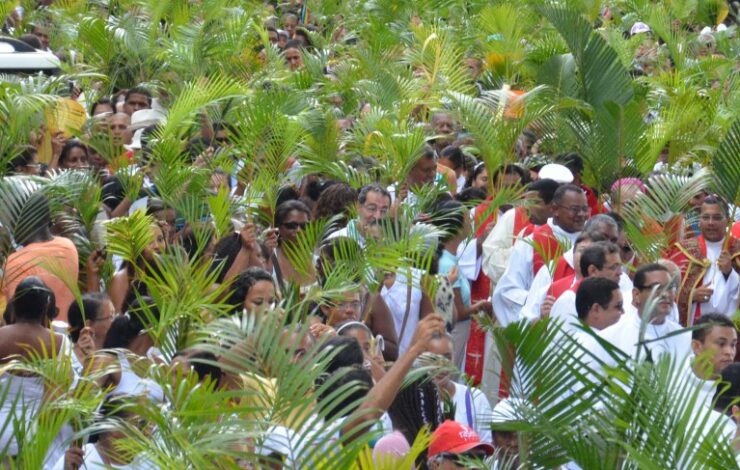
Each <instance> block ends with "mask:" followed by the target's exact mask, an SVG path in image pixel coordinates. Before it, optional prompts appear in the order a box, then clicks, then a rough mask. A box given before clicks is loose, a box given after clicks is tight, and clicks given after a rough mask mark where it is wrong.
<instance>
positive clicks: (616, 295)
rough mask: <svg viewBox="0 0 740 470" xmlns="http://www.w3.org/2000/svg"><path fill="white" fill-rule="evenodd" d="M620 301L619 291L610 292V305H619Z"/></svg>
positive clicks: (620, 292)
mask: <svg viewBox="0 0 740 470" xmlns="http://www.w3.org/2000/svg"><path fill="white" fill-rule="evenodd" d="M621 301H622V291H620V290H619V289H614V290H613V291H612V299H611V303H615V304H616V303H619V302H621Z"/></svg>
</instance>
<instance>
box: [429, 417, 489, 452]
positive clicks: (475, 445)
mask: <svg viewBox="0 0 740 470" xmlns="http://www.w3.org/2000/svg"><path fill="white" fill-rule="evenodd" d="M472 449H480V450H482V451H483V452H485V453H486V455H491V454H493V446H492V445H491V444H488V443H486V442H481V440H480V436H479V435H478V433H477V432H475V431H474V430H473V429H471V428H469V427H467V426H465V425H464V424H461V423H458V422H457V421H450V420H449V419H448V420H447V421H445V422H444V423H442V424H440V426H439V427H438V428H437V429H436V430H435V431H434V432H433V433H432V442H431V444H429V453H428V454H427V455H428V457H434V456H435V455H439V454H464V453H465V452H467V451H469V450H472Z"/></svg>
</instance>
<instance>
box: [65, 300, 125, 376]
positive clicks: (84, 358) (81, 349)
mask: <svg viewBox="0 0 740 470" xmlns="http://www.w3.org/2000/svg"><path fill="white" fill-rule="evenodd" d="M115 316H116V311H115V307H114V306H113V302H111V300H110V298H109V297H108V296H107V295H105V294H102V293H99V292H95V293H92V294H85V295H83V296H82V305H80V304H79V303H77V301H76V300H75V301H73V302H72V304H71V305H70V306H69V309H68V310H67V321H68V322H69V337H70V339H71V340H72V343H73V344H74V348H73V349H72V350H73V351H74V354H73V355H72V368H73V369H74V371H75V372H76V373H77V374H78V375H82V374H83V372H84V370H85V367H86V366H87V363H88V361H89V360H90V359H91V358H92V356H93V354H95V352H96V351H99V350H101V349H103V342H104V341H105V336H106V335H107V334H108V330H109V329H110V326H111V324H113V319H114V318H115Z"/></svg>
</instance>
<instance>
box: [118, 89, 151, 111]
mask: <svg viewBox="0 0 740 470" xmlns="http://www.w3.org/2000/svg"><path fill="white" fill-rule="evenodd" d="M150 107H151V106H150V105H149V97H147V96H146V95H142V94H140V93H132V94H131V95H129V97H128V99H127V100H126V102H125V103H124V105H123V111H124V112H125V113H126V114H128V115H129V116H131V115H132V114H134V113H135V112H136V111H141V110H142V109H149V108H150Z"/></svg>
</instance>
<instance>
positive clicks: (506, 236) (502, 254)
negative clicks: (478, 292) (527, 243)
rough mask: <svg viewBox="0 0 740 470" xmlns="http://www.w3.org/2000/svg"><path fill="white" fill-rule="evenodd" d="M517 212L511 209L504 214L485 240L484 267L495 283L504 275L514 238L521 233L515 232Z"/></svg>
mask: <svg viewBox="0 0 740 470" xmlns="http://www.w3.org/2000/svg"><path fill="white" fill-rule="evenodd" d="M515 212H516V211H515V210H514V209H511V210H508V211H506V212H505V213H504V214H502V215H501V216H500V217H499V218H498V219H497V221H496V225H494V227H493V229H492V230H491V233H489V234H488V237H487V238H486V240H485V241H484V242H483V263H482V269H483V272H484V273H486V276H488V278H489V279H490V280H491V282H493V283H494V284H497V283H498V281H499V280H500V279H501V276H503V275H504V271H506V266H508V264H509V257H510V256H511V252H512V250H513V247H514V240H516V238H517V236H518V235H519V234H516V233H513V232H514V222H515V221H516V215H515Z"/></svg>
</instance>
